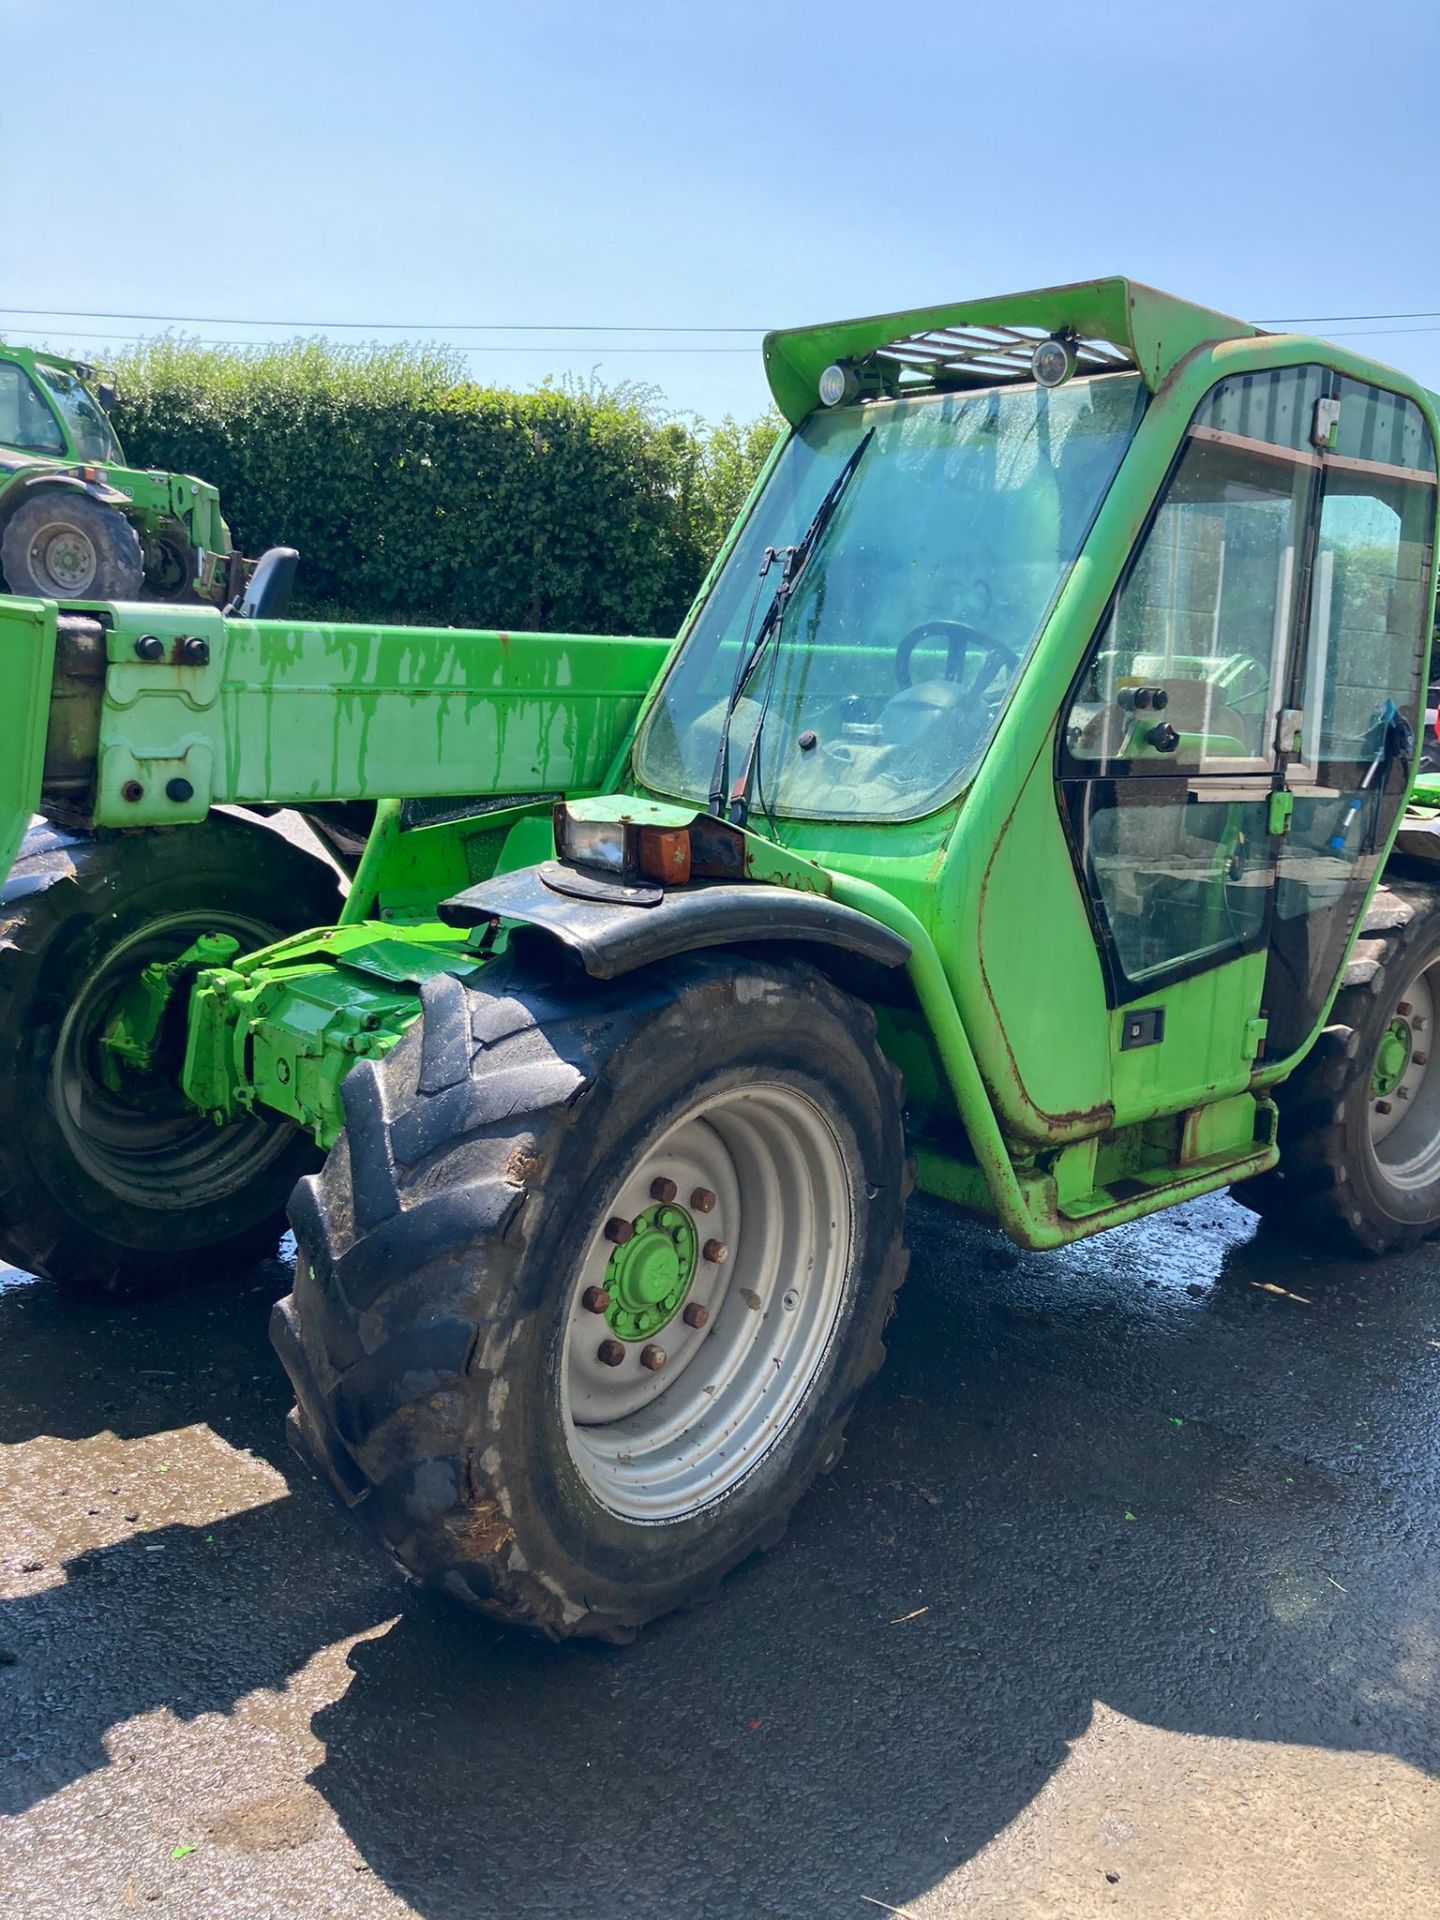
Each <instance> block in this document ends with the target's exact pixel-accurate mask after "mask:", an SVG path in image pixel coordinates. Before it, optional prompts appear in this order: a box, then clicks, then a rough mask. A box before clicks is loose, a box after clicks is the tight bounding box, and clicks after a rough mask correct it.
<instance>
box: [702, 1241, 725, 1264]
mask: <svg viewBox="0 0 1440 1920" xmlns="http://www.w3.org/2000/svg"><path fill="white" fill-rule="evenodd" d="M700 1253H701V1257H702V1258H703V1259H706V1260H708V1261H709V1262H710V1264H711V1266H713V1267H718V1266H721V1265H723V1263H724V1262H725V1261H726V1260H728V1259H729V1258H730V1249H729V1248H728V1247H727V1246H726V1244H725V1242H724V1241H723V1240H707V1241H706V1242H705V1244H704V1246H703V1247H702V1248H701V1249H700Z"/></svg>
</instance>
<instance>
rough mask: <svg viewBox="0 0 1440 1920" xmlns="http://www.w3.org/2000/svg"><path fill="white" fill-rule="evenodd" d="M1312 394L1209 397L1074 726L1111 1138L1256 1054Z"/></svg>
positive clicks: (1273, 386)
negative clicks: (1102, 987)
mask: <svg viewBox="0 0 1440 1920" xmlns="http://www.w3.org/2000/svg"><path fill="white" fill-rule="evenodd" d="M1321 379H1322V375H1321V372H1320V370H1319V369H1316V368H1299V369H1287V370H1284V371H1277V372H1274V373H1264V374H1255V375H1248V376H1242V377H1237V378H1234V379H1231V380H1226V381H1223V382H1221V383H1220V384H1219V385H1218V386H1217V387H1216V388H1214V389H1213V390H1212V391H1211V393H1210V394H1209V395H1208V396H1207V398H1206V400H1205V401H1204V402H1203V403H1202V405H1201V407H1200V408H1199V410H1198V411H1197V413H1196V416H1195V418H1194V420H1193V421H1192V422H1191V425H1190V428H1189V431H1188V433H1187V436H1186V440H1185V443H1184V445H1183V447H1182V449H1181V451H1180V454H1179V456H1178V458H1177V460H1176V462H1175V465H1174V467H1173V468H1172V471H1171V474H1170V477H1169V480H1168V483H1167V485H1166V487H1165V488H1164V490H1163V492H1162V494H1161V497H1160V499H1159V501H1158V503H1157V505H1156V507H1155V509H1154V511H1153V512H1152V515H1151V518H1150V522H1149V525H1148V528H1147V530H1146V531H1145V533H1144V535H1143V536H1142V538H1141V540H1140V542H1139V544H1138V546H1137V548H1136V551H1135V553H1134V554H1133V555H1132V557H1131V560H1130V562H1129V564H1128V566H1127V568H1126V571H1125V573H1124V575H1123V577H1122V579H1121V582H1120V585H1119V587H1118V589H1117V591H1116V594H1115V597H1114V599H1113V601H1112V603H1111V606H1110V609H1109V612H1108V614H1107V616H1106V619H1105V621H1104V622H1103V624H1102V626H1101V629H1100V631H1099V633H1098V634H1097V635H1096V637H1095V640H1094V642H1093V644H1092V647H1091V651H1090V654H1089V657H1088V659H1087V661H1086V663H1085V666H1084V668H1083V670H1082V673H1081V675H1080V678H1079V681H1078V682H1077V686H1076V689H1075V692H1074V694H1073V696H1072V699H1071V701H1070V704H1069V708H1068V711H1067V713H1066V715H1065V719H1064V724H1063V727H1062V736H1061V741H1060V747H1059V753H1060V762H1059V774H1060V796H1061V807H1062V813H1063V816H1064V819H1065V822H1066V826H1067V831H1068V833H1069V836H1070V842H1071V847H1072V852H1073V856H1074V860H1075V864H1076V868H1077V873H1078V875H1079V878H1080V880H1081V884H1082V886H1083V888H1084V891H1085V894H1086V898H1087V903H1088V906H1089V911H1090V915H1091V920H1092V924H1093V926H1094V929H1095V935H1096V940H1097V944H1098V946H1099V949H1100V954H1101V959H1102V963H1103V966H1104V970H1105V976H1106V987H1107V995H1108V999H1109V1004H1110V1007H1111V1009H1112V1032H1111V1045H1112V1083H1113V1088H1114V1105H1115V1115H1116V1122H1117V1124H1120V1125H1124V1124H1126V1123H1127V1122H1128V1121H1132V1120H1135V1119H1139V1118H1144V1117H1145V1116H1146V1115H1147V1114H1149V1113H1154V1112H1158V1111H1161V1110H1169V1111H1178V1110H1179V1109H1180V1108H1181V1107H1184V1106H1188V1105H1192V1104H1200V1103H1202V1102H1208V1101H1212V1100H1214V1099H1216V1098H1218V1097H1221V1096H1222V1095H1224V1094H1226V1093H1234V1092H1239V1091H1240V1090H1242V1089H1243V1088H1245V1087H1246V1086H1247V1085H1248V1083H1249V1077H1250V1074H1251V1072H1252V1070H1253V1064H1254V1059H1255V1057H1256V1055H1257V1053H1258V1052H1259V1050H1260V1047H1261V1043H1262V1039H1263V1032H1264V1029H1263V1019H1264V1015H1263V1012H1262V1004H1263V999H1264V984H1265V973H1266V953H1267V949H1268V946H1269V942H1270V938H1271V932H1272V927H1273V924H1274V918H1275V906H1276V882H1277V873H1278V861H1279V845H1280V835H1279V833H1278V828H1279V827H1280V825H1281V824H1282V822H1281V820H1280V813H1281V811H1282V808H1283V800H1282V798H1281V796H1282V795H1283V791H1284V778H1285V771H1284V759H1283V756H1282V754H1281V752H1280V751H1279V749H1278V746H1277V741H1278V739H1279V730H1280V723H1281V716H1282V714H1283V713H1284V712H1285V710H1286V708H1287V706H1288V704H1289V702H1290V700H1291V697H1292V695H1291V686H1292V680H1293V677H1294V671H1295V668H1294V659H1295V635H1296V632H1297V628H1298V620H1299V609H1300V606H1301V604H1302V602H1303V600H1304V584H1305V564H1306V555H1307V552H1308V542H1309V532H1310V527H1311V523H1312V520H1313V517H1314V512H1315V507H1316V501H1317V499H1318V497H1319V490H1320V480H1321V461H1320V455H1319V452H1318V451H1317V449H1316V448H1315V447H1314V446H1312V445H1311V444H1310V439H1309V435H1310V421H1311V418H1312V415H1313V408H1314V402H1315V400H1316V399H1317V398H1318V397H1319V395H1320V391H1321Z"/></svg>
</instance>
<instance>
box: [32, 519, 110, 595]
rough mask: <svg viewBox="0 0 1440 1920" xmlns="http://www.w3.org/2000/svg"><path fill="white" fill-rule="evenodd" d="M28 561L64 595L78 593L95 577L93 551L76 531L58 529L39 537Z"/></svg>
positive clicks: (70, 528) (83, 536)
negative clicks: (43, 573) (30, 559)
mask: <svg viewBox="0 0 1440 1920" xmlns="http://www.w3.org/2000/svg"><path fill="white" fill-rule="evenodd" d="M31 558H32V561H34V562H37V563H38V569H39V570H42V571H43V572H45V573H48V574H49V576H50V578H51V579H52V580H54V581H55V582H56V583H57V584H58V585H59V586H60V587H61V588H63V589H64V590H65V591H66V592H67V593H78V592H79V591H80V589H81V588H83V587H88V586H89V584H90V582H91V581H92V580H93V579H94V577H95V549H94V547H92V546H91V544H90V542H89V540H88V539H86V537H85V535H84V534H83V533H81V532H80V531H79V529H78V528H74V527H61V528H60V529H58V531H52V532H50V533H48V534H42V535H41V537H40V539H38V540H37V541H36V542H35V544H34V546H33V547H32V549H31Z"/></svg>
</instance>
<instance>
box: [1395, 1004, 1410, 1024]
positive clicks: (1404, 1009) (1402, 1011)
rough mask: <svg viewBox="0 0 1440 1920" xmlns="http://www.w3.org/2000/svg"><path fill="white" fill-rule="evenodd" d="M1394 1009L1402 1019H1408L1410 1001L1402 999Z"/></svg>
mask: <svg viewBox="0 0 1440 1920" xmlns="http://www.w3.org/2000/svg"><path fill="white" fill-rule="evenodd" d="M1395 1011H1396V1013H1398V1014H1399V1015H1400V1018H1401V1019H1402V1020H1404V1019H1408V1017H1409V1014H1410V1002H1409V1001H1408V1000H1402V1001H1401V1002H1400V1004H1399V1006H1398V1007H1396V1009H1395Z"/></svg>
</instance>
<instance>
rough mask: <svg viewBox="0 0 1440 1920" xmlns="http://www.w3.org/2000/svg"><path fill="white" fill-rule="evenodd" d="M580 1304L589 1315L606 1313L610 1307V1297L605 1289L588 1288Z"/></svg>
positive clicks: (581, 1297)
mask: <svg viewBox="0 0 1440 1920" xmlns="http://www.w3.org/2000/svg"><path fill="white" fill-rule="evenodd" d="M580 1303H581V1305H582V1306H583V1307H584V1309H585V1311H586V1312H587V1313H604V1311H605V1309H606V1308H607V1307H608V1306H609V1305H610V1296H609V1294H608V1293H606V1291H605V1289H604V1288H603V1287H586V1289H585V1291H584V1293H582V1294H581V1296H580Z"/></svg>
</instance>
